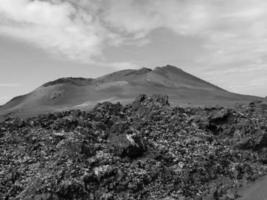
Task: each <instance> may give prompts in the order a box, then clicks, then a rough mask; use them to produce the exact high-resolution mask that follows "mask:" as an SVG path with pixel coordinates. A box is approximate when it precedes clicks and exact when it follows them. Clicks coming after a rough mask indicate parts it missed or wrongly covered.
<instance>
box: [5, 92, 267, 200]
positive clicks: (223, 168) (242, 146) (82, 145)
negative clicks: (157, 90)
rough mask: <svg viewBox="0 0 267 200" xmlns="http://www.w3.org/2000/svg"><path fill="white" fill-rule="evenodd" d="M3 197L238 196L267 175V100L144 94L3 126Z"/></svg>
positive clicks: (220, 199)
mask: <svg viewBox="0 0 267 200" xmlns="http://www.w3.org/2000/svg"><path fill="white" fill-rule="evenodd" d="M0 151H1V154H0V161H1V162H0V199H19V200H31V199H32V200H72V199H76V200H85V199H90V200H135V199H138V200H177V199H178V200H181V199H182V200H193V199H194V200H195V199H204V200H205V199H207V200H208V199H215V200H226V199H228V200H229V199H236V198H237V197H238V194H237V193H236V190H237V189H238V188H239V187H241V186H242V185H244V184H246V183H248V182H251V181H254V180H256V179H257V178H259V177H262V176H263V175H265V174H266V163H267V156H266V155H267V154H266V153H267V105H266V104H264V103H262V102H254V103H251V104H249V105H247V106H240V107H237V108H235V109H226V108H222V107H211V108H182V107H172V106H170V105H169V101H168V97H166V96H152V97H148V96H146V95H141V96H139V97H138V98H136V100H135V101H134V102H133V103H131V104H128V105H125V106H123V105H121V104H120V103H117V104H112V103H109V102H104V103H100V104H98V105H96V106H95V107H94V109H93V110H91V111H88V112H86V111H80V110H73V111H65V112H58V113H52V114H45V115H40V116H38V117H34V118H28V119H25V120H23V119H19V118H15V119H14V118H9V119H6V120H5V121H3V122H2V123H1V124H0Z"/></svg>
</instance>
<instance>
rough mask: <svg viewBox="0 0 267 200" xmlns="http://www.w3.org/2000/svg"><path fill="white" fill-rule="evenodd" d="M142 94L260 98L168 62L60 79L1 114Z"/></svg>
mask: <svg viewBox="0 0 267 200" xmlns="http://www.w3.org/2000/svg"><path fill="white" fill-rule="evenodd" d="M139 94H147V95H153V94H161V95H168V96H169V99H170V102H171V104H173V105H179V106H215V105H220V106H233V105H235V104H243V103H248V102H250V101H254V100H261V98H259V97H254V96H248V95H240V94H235V93H231V92H229V91H227V90H224V89H222V88H220V87H218V86H216V85H213V84H211V83H209V82H206V81H204V80H201V79H200V78H197V77H195V76H193V75H191V74H189V73H187V72H185V71H183V70H182V69H180V68H177V67H175V66H171V65H167V66H164V67H156V68H155V69H153V70H152V69H149V68H142V69H129V70H122V71H118V72H114V73H111V74H108V75H105V76H102V77H99V78H95V79H92V78H72V77H70V78H61V79H57V80H55V81H51V82H48V83H45V84H44V85H42V86H40V87H39V88H37V89H35V90H34V91H32V92H30V93H28V94H25V95H22V96H18V97H15V98H13V99H12V100H11V101H9V102H8V103H6V104H5V105H3V106H1V107H0V116H1V117H9V116H20V117H29V116H34V115H38V114H44V113H49V112H56V111H63V110H70V109H81V110H87V109H90V108H92V107H93V106H95V105H96V104H97V103H99V102H104V101H109V102H121V103H122V104H127V103H129V102H131V101H132V100H133V99H134V98H135V97H136V96H138V95H139Z"/></svg>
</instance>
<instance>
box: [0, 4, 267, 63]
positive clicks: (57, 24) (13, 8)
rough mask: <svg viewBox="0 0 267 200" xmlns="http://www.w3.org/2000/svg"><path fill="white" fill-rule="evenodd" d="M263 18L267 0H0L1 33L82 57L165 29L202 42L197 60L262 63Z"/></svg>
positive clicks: (266, 24) (92, 57)
mask: <svg viewBox="0 0 267 200" xmlns="http://www.w3.org/2000/svg"><path fill="white" fill-rule="evenodd" d="M266 19H267V2H266V1H265V0H231V1H225V0H198V1H196V0H187V1H184V0H164V1H163V0H142V1H138V0H34V1H32V0H0V34H3V35H7V36H10V37H14V38H17V39H21V40H24V41H28V42H30V43H33V44H35V45H37V46H39V47H41V48H44V49H46V50H47V51H48V52H51V53H56V54H63V55H65V56H67V57H69V58H71V59H76V60H80V61H84V62H100V63H101V62H103V55H102V52H103V49H104V48H105V47H106V46H107V45H111V46H119V45H123V44H130V45H145V44H147V43H148V41H149V34H150V33H151V32H153V31H155V30H157V29H168V30H171V31H173V32H174V33H176V34H177V35H183V36H190V37H196V38H199V39H201V40H203V41H204V42H203V44H204V46H203V49H204V50H205V53H204V54H201V57H200V58H199V59H198V60H195V63H196V64H198V65H202V66H206V67H207V68H213V67H216V66H228V65H229V66H230V65H231V67H233V65H236V66H240V65H241V63H246V64H248V65H250V66H251V65H255V64H261V65H262V64H263V63H266V61H267V60H266V52H267V21H266ZM114 65H115V64H114ZM244 67H245V66H244ZM226 68H227V67H226Z"/></svg>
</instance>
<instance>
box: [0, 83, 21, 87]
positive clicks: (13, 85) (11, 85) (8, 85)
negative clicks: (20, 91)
mask: <svg viewBox="0 0 267 200" xmlns="http://www.w3.org/2000/svg"><path fill="white" fill-rule="evenodd" d="M20 86H21V84H19V83H0V87H12V88H14V87H20Z"/></svg>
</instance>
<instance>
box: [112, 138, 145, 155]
mask: <svg viewBox="0 0 267 200" xmlns="http://www.w3.org/2000/svg"><path fill="white" fill-rule="evenodd" d="M110 143H111V145H112V146H113V147H114V148H115V152H116V154H117V155H119V156H121V157H129V158H137V157H140V156H142V155H143V154H144V153H145V151H146V146H145V142H144V141H143V139H142V138H141V137H139V136H137V135H130V134H120V135H115V136H112V137H111V138H110Z"/></svg>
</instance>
